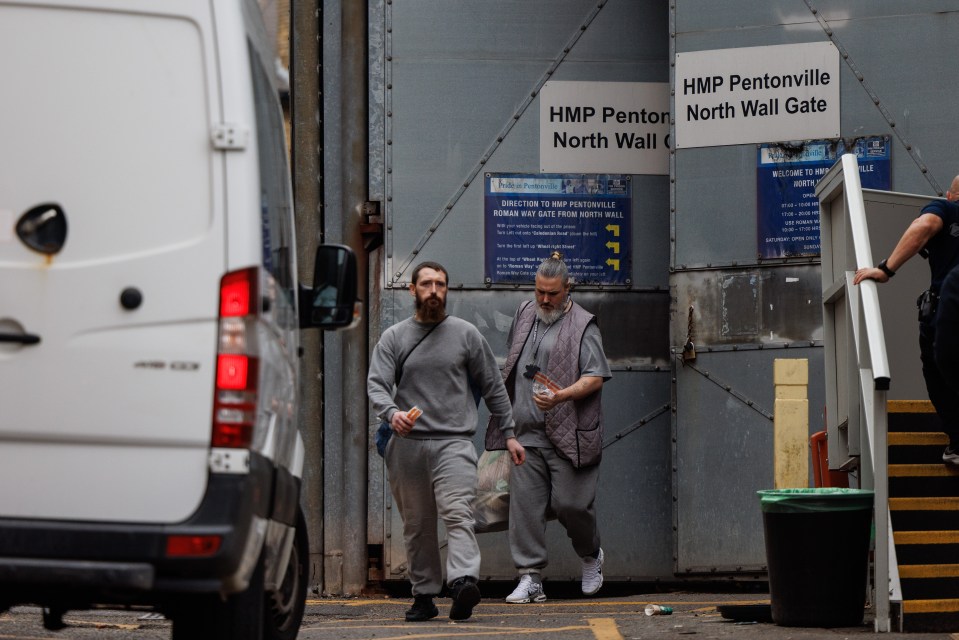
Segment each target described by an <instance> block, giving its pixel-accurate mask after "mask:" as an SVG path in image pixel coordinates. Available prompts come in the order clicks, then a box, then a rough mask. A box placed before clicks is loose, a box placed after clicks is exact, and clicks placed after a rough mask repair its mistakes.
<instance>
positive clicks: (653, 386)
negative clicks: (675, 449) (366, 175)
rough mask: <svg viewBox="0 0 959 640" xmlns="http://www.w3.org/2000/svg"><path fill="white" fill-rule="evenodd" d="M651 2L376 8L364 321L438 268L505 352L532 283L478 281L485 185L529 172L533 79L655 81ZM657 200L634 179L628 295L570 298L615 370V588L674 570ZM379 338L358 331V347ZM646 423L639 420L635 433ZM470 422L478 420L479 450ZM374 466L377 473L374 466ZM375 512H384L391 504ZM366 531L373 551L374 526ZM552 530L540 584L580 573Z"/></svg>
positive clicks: (656, 35)
mask: <svg viewBox="0 0 959 640" xmlns="http://www.w3.org/2000/svg"><path fill="white" fill-rule="evenodd" d="M660 5H661V3H656V2H610V3H602V2H600V3H595V2H594V3H584V2H581V1H579V0H559V1H557V0H539V1H534V2H523V3H517V2H510V1H501V2H480V3H476V2H449V1H448V0H436V1H432V2H416V3H407V2H387V3H385V4H378V5H376V6H375V10H373V11H371V23H376V22H378V21H379V20H382V24H383V25H384V26H383V29H382V33H383V43H382V44H383V47H382V50H377V51H376V53H377V54H378V55H377V60H378V61H382V66H380V65H379V64H377V65H375V66H374V68H376V69H377V72H380V71H381V72H382V80H380V79H379V78H374V79H373V80H372V85H373V86H376V87H380V86H381V87H382V94H379V95H378V97H377V98H376V99H375V100H376V102H377V103H378V104H377V107H380V104H379V101H380V100H381V108H382V116H383V117H382V123H383V126H382V128H381V129H375V130H371V140H372V141H374V142H372V145H371V146H372V150H373V152H375V153H376V154H377V159H376V160H375V161H373V162H372V163H371V164H372V166H373V167H375V168H377V169H374V172H373V173H374V175H373V178H374V180H373V188H372V190H373V192H374V194H375V195H374V199H380V200H381V201H382V202H383V203H384V204H385V222H386V242H385V249H384V256H383V258H384V263H383V269H382V271H381V273H382V275H381V280H380V283H379V284H380V285H381V286H382V294H381V301H380V306H379V315H378V317H377V318H375V319H374V324H376V323H377V322H378V323H379V326H380V327H386V326H389V325H390V324H392V323H394V322H396V321H398V320H400V319H402V318H404V317H406V316H408V315H409V314H411V313H412V305H411V297H410V295H409V293H408V292H407V290H406V288H405V285H406V283H407V282H408V279H409V273H410V271H411V267H412V266H414V265H415V264H416V263H417V262H419V261H420V260H425V259H430V260H436V261H438V262H440V263H441V264H444V265H445V266H447V267H448V268H449V270H450V280H451V283H450V284H451V292H450V295H449V298H450V307H451V309H452V312H453V313H454V314H456V315H458V316H460V317H463V318H465V319H467V320H469V321H470V322H473V323H474V324H476V325H477V326H478V327H479V328H480V330H481V331H482V332H483V334H484V335H485V336H486V338H487V340H488V341H489V343H490V345H491V346H492V347H493V350H494V352H495V353H496V354H497V356H498V357H500V358H504V357H505V355H506V334H507V331H508V329H509V323H510V320H511V318H512V314H513V312H514V311H515V309H516V307H517V306H518V304H519V303H520V302H521V301H523V300H526V299H528V298H529V297H531V296H532V287H531V286H523V287H518V288H517V287H512V286H509V287H502V286H487V284H486V283H485V282H484V270H483V192H484V188H483V180H482V178H483V177H484V174H485V172H494V173H495V172H519V173H537V172H538V171H539V167H540V164H539V143H538V140H539V112H538V107H537V101H536V95H537V94H538V91H539V88H540V87H541V86H542V84H543V83H544V82H545V81H546V80H549V79H556V80H565V79H582V78H589V79H593V80H630V81H644V82H653V81H655V82H666V80H667V77H668V67H667V62H666V56H667V51H668V45H667V27H666V24H667V16H666V10H665V7H662V6H660ZM374 121H377V122H379V119H378V118H375V119H374ZM668 199H669V191H668V180H667V178H666V177H664V176H635V177H634V180H633V199H632V202H633V209H632V233H633V237H632V243H633V256H634V259H633V272H632V278H631V279H632V285H631V286H630V287H629V288H620V289H617V290H607V291H600V290H598V289H597V288H595V287H592V288H589V287H579V288H577V289H576V290H575V292H574V296H575V298H576V299H577V301H578V302H580V303H581V304H583V305H584V306H585V307H586V308H587V309H590V310H591V311H593V312H594V313H596V314H597V315H598V316H599V324H600V328H601V329H602V331H603V338H604V345H605V348H606V351H607V354H608V357H609V358H610V360H611V364H612V366H613V369H614V370H613V375H614V378H613V380H612V381H611V382H610V383H609V384H607V385H606V387H605V388H604V394H603V397H604V410H605V412H606V416H607V424H606V434H607V436H606V439H607V444H608V448H607V449H606V453H605V459H604V462H603V472H602V480H601V494H600V496H599V498H598V501H599V505H598V508H599V510H600V513H601V518H602V524H603V536H604V545H606V546H607V548H609V549H610V550H611V553H610V554H609V558H610V561H609V563H608V565H607V573H608V575H609V576H611V577H614V578H615V577H623V578H626V577H639V576H645V577H659V576H663V575H669V574H671V573H672V548H671V529H672V523H671V510H672V506H671V504H672V501H671V495H672V491H671V489H670V475H669V467H670V464H671V463H670V456H671V454H670V451H671V447H670V424H669V423H670V421H669V418H668V416H669V412H668V411H666V406H667V405H668V403H669V367H670V364H669V354H668V313H669V301H668V269H667V264H668V243H667V234H668V224H669V223H668V216H667V215H666V213H665V212H666V210H667V207H668ZM543 257H544V258H545V257H547V256H546V255H544V256H543ZM378 333H379V332H378V331H376V330H371V334H373V335H372V337H371V339H375V337H376V336H377V335H378ZM644 417H647V418H648V422H643V423H642V425H641V426H640V425H639V423H640V421H641V420H642V419H643V418H644ZM483 428H485V420H483V421H482V427H481V429H480V433H479V434H478V436H477V440H476V442H477V446H478V447H481V446H482V445H481V437H482V431H483ZM617 435H620V437H617ZM372 465H374V466H373V467H372V468H373V469H382V466H381V464H380V461H379V460H378V459H376V460H375V461H374V462H373V463H372ZM374 473H375V472H374ZM384 493H388V492H384ZM384 506H385V507H386V512H387V513H389V512H390V511H389V509H388V506H389V500H388V496H384ZM375 509H376V506H375V504H374V501H371V512H372V511H374V510H375ZM371 515H372V513H371ZM371 522H372V523H373V525H372V527H371V534H370V535H371V538H373V539H374V540H372V541H371V542H375V538H376V536H377V535H378V534H379V533H380V530H379V529H378V528H377V527H378V525H379V523H378V522H376V521H374V520H371ZM384 522H385V526H384V529H383V532H384V533H383V534H382V535H383V536H384V537H383V542H384V543H385V547H386V551H385V555H386V558H385V560H386V563H387V565H388V566H386V567H385V569H386V571H385V572H386V576H387V577H388V578H401V577H402V571H403V569H404V560H405V558H404V556H405V553H404V551H403V548H402V536H401V528H400V525H399V519H398V518H397V517H390V516H387V517H386V518H385V519H384ZM550 530H551V533H550V535H551V536H552V537H551V549H552V550H553V552H552V555H553V557H552V560H551V564H550V568H549V574H548V575H550V576H553V577H570V576H576V577H578V576H579V561H578V559H577V558H576V557H575V555H574V554H573V552H572V550H571V549H569V544H568V542H566V541H565V540H566V539H565V533H563V532H562V529H561V527H558V525H556V524H551V525H550ZM480 540H481V543H482V545H483V573H484V577H486V576H491V577H497V578H512V577H513V575H514V570H513V566H512V562H511V561H510V559H509V552H508V545H507V542H506V537H505V534H484V535H482V536H480ZM635 540H642V541H643V544H640V545H637V544H635V543H634V541H635Z"/></svg>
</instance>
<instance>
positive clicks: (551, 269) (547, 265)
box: [536, 251, 569, 287]
mask: <svg viewBox="0 0 959 640" xmlns="http://www.w3.org/2000/svg"><path fill="white" fill-rule="evenodd" d="M536 275H538V276H540V277H543V278H561V279H562V280H561V281H562V283H563V286H564V287H565V286H566V285H568V284H569V270H568V269H567V268H566V263H565V262H563V254H562V253H560V252H559V251H554V252H553V253H552V254H550V256H549V257H548V258H546V259H545V260H543V262H542V263H541V264H540V265H539V269H537V270H536Z"/></svg>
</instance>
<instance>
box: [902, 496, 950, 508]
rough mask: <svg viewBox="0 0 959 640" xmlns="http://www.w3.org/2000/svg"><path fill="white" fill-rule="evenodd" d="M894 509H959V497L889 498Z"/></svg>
mask: <svg viewBox="0 0 959 640" xmlns="http://www.w3.org/2000/svg"><path fill="white" fill-rule="evenodd" d="M889 509H891V510H892V511H953V510H955V509H959V498H956V497H949V498H944V497H933V498H889Z"/></svg>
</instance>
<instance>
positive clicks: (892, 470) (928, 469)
mask: <svg viewBox="0 0 959 640" xmlns="http://www.w3.org/2000/svg"><path fill="white" fill-rule="evenodd" d="M889 477H890V478H918V477H923V478H949V477H959V469H957V468H955V467H951V466H950V467H947V466H946V465H944V464H942V463H941V462H940V463H939V464H891V465H889Z"/></svg>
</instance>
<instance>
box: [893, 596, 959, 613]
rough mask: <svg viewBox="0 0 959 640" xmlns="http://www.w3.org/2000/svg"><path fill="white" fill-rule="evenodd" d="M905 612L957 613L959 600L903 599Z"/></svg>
mask: <svg viewBox="0 0 959 640" xmlns="http://www.w3.org/2000/svg"><path fill="white" fill-rule="evenodd" d="M902 610H903V612H904V613H955V612H957V611H959V600H955V599H949V600H903V601H902Z"/></svg>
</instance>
